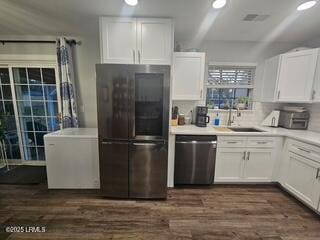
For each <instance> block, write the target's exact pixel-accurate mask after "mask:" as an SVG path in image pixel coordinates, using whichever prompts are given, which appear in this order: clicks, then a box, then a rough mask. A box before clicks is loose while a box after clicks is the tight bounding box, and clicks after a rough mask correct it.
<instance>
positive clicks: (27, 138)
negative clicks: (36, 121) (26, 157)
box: [22, 132, 36, 146]
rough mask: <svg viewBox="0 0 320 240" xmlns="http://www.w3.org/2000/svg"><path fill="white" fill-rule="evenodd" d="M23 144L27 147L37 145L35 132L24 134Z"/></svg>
mask: <svg viewBox="0 0 320 240" xmlns="http://www.w3.org/2000/svg"><path fill="white" fill-rule="evenodd" d="M22 138H23V140H24V141H23V143H24V144H26V145H27V146H34V145H36V141H35V138H34V132H22Z"/></svg>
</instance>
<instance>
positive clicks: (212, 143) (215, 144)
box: [176, 140, 217, 147]
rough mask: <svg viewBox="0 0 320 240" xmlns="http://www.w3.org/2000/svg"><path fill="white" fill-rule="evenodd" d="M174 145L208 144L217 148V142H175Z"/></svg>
mask: <svg viewBox="0 0 320 240" xmlns="http://www.w3.org/2000/svg"><path fill="white" fill-rule="evenodd" d="M176 144H210V145H214V146H215V147H217V141H196V140H195V141H176Z"/></svg>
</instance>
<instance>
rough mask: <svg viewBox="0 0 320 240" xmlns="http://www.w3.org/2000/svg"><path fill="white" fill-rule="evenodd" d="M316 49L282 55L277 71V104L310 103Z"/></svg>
mask: <svg viewBox="0 0 320 240" xmlns="http://www.w3.org/2000/svg"><path fill="white" fill-rule="evenodd" d="M317 58H318V49H311V50H305V51H299V52H292V53H287V54H284V55H282V57H281V67H280V71H279V84H278V96H277V97H278V101H279V102H310V101H311V100H312V87H313V82H314V77H315V70H316V64H317Z"/></svg>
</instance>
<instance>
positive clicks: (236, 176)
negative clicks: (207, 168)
mask: <svg viewBox="0 0 320 240" xmlns="http://www.w3.org/2000/svg"><path fill="white" fill-rule="evenodd" d="M244 155H245V151H243V150H242V149H237V148H233V149H232V148H220V149H218V152H217V161H216V169H215V182H237V181H241V179H242V175H243V163H244V157H245V156H244Z"/></svg>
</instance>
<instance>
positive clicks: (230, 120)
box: [227, 99, 233, 126]
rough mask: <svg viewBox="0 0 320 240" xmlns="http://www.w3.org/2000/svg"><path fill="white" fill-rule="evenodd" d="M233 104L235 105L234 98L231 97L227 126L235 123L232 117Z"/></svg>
mask: <svg viewBox="0 0 320 240" xmlns="http://www.w3.org/2000/svg"><path fill="white" fill-rule="evenodd" d="M232 106H233V99H230V101H229V113H228V122H227V126H231V124H232V123H233V120H232V119H231V117H232Z"/></svg>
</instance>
